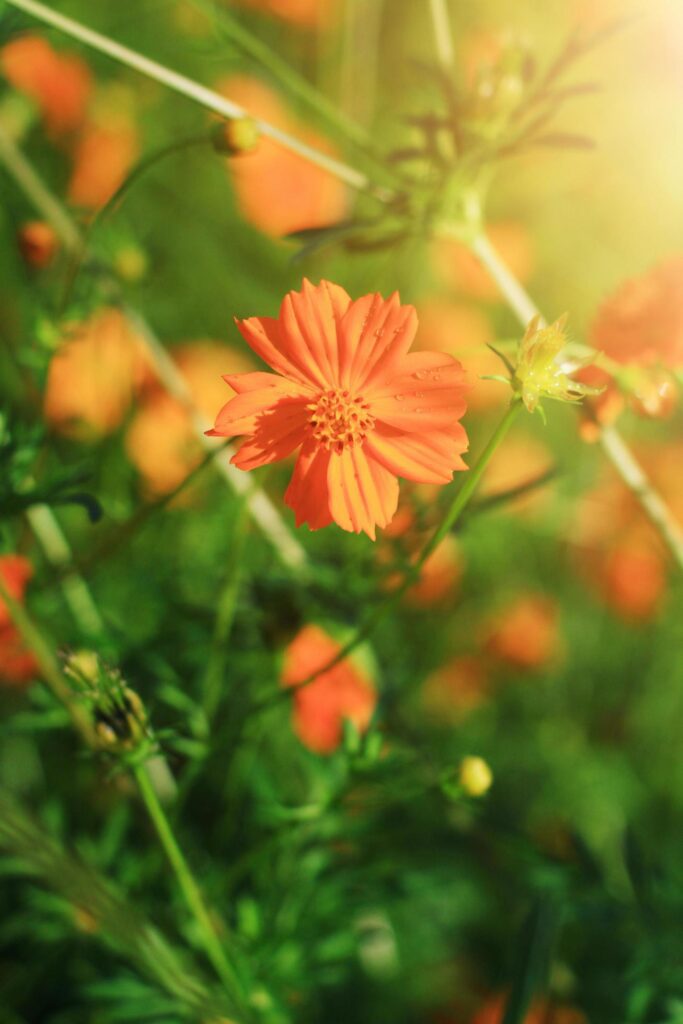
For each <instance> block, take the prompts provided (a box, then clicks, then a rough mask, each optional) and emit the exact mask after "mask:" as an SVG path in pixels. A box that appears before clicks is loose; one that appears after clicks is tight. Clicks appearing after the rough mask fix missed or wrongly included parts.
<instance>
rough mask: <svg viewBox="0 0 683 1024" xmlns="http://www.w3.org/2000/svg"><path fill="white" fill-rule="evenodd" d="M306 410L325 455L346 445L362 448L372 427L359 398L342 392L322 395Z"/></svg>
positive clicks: (336, 390) (335, 390) (372, 420)
mask: <svg viewBox="0 0 683 1024" xmlns="http://www.w3.org/2000/svg"><path fill="white" fill-rule="evenodd" d="M306 408H307V409H308V411H309V412H310V414H311V415H310V419H309V423H310V426H311V430H312V431H313V437H314V438H315V439H316V441H317V442H318V443H319V444H321V445H324V446H325V448H327V450H328V451H330V450H331V449H334V450H335V451H337V452H342V451H343V450H344V448H345V447H346V446H347V445H355V444H359V445H360V444H362V443H363V441H364V440H365V437H366V435H367V433H368V431H369V430H372V428H373V426H374V424H375V417H374V416H373V415H372V414H371V413H370V405H369V404H368V402H366V401H365V399H364V398H363V397H362V395H354V396H352V395H351V393H350V392H349V391H347V390H342V389H341V388H331V389H330V390H328V391H323V392H321V393H320V395H318V398H317V399H316V401H315V402H311V403H310V405H307V406H306Z"/></svg>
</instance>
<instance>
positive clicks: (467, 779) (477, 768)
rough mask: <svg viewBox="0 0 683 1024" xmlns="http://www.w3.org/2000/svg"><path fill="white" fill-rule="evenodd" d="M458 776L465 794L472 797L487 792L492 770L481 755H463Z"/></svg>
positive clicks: (489, 786) (491, 778) (490, 782)
mask: <svg viewBox="0 0 683 1024" xmlns="http://www.w3.org/2000/svg"><path fill="white" fill-rule="evenodd" d="M458 777H459V780H460V785H461V786H462V788H463V789H464V791H465V792H466V793H467V795H468V796H474V797H478V796H483V795H484V794H485V793H487V792H488V790H489V789H490V788H491V784H492V782H493V772H492V771H491V769H490V768H489V766H488V764H487V763H486V761H485V760H484V758H483V757H472V756H470V757H463V759H462V761H461V762H460V769H459V772H458Z"/></svg>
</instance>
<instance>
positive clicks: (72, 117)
mask: <svg viewBox="0 0 683 1024" xmlns="http://www.w3.org/2000/svg"><path fill="white" fill-rule="evenodd" d="M0 66H1V67H2V71H3V73H4V75H5V77H6V78H7V80H8V82H10V84H11V85H13V86H14V88H15V89H19V90H20V91H21V92H23V93H26V95H27V96H30V97H31V99H32V100H35V102H36V103H37V104H38V107H39V109H40V111H41V114H42V115H43V118H44V119H45V124H46V126H47V129H48V131H49V132H50V134H51V135H64V134H66V133H67V132H72V131H74V130H75V129H77V128H79V127H80V125H81V123H82V121H83V118H84V117H85V111H86V107H87V103H88V98H89V96H90V91H91V87H92V81H91V77H90V71H89V70H88V67H87V65H86V64H84V63H83V61H82V60H81V59H80V58H79V57H75V56H73V55H70V54H61V53H57V51H56V50H53V48H52V47H51V46H50V44H49V43H48V42H47V40H45V39H42V38H41V37H40V36H34V35H24V36H20V37H19V38H18V39H13V40H12V41H11V42H9V43H7V45H6V46H4V47H3V48H2V52H1V53H0Z"/></svg>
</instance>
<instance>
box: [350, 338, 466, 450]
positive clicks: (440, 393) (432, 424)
mask: <svg viewBox="0 0 683 1024" xmlns="http://www.w3.org/2000/svg"><path fill="white" fill-rule="evenodd" d="M467 387H468V381H467V376H466V374H465V371H464V370H463V368H462V366H461V365H460V363H459V362H458V361H457V359H454V358H453V357H452V356H449V355H445V354H444V353H441V352H412V353H410V355H407V356H404V357H403V359H402V360H401V362H400V365H399V372H398V373H397V374H396V375H395V376H393V377H392V378H391V380H389V381H388V382H387V383H386V384H382V385H379V386H378V388H377V389H376V390H374V391H373V392H372V394H370V395H367V397H368V399H369V401H370V404H371V411H372V414H373V416H375V417H376V418H377V419H380V420H382V421H383V422H384V423H387V424H389V425H390V426H392V427H396V428H397V429H398V430H405V431H407V432H413V431H424V430H443V429H445V428H448V427H450V426H452V425H453V424H454V423H455V422H457V420H459V419H460V417H461V416H462V415H463V414H464V412H465V409H466V404H465V391H466V388H467Z"/></svg>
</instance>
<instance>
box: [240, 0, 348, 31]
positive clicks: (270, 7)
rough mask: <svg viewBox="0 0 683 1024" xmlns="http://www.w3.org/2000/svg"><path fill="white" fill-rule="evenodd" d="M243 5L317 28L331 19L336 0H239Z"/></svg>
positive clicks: (296, 23)
mask: <svg viewBox="0 0 683 1024" xmlns="http://www.w3.org/2000/svg"><path fill="white" fill-rule="evenodd" d="M239 2H240V3H241V5H242V6H243V7H251V8H253V9H254V10H260V11H266V12H267V13H268V14H274V15H275V16H276V17H278V18H282V19H283V20H284V21H290V22H292V23H293V24H295V25H301V26H306V27H310V28H315V26H316V25H320V24H323V23H326V22H328V21H330V15H332V14H333V13H334V9H335V8H336V6H337V4H336V2H335V0H239Z"/></svg>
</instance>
